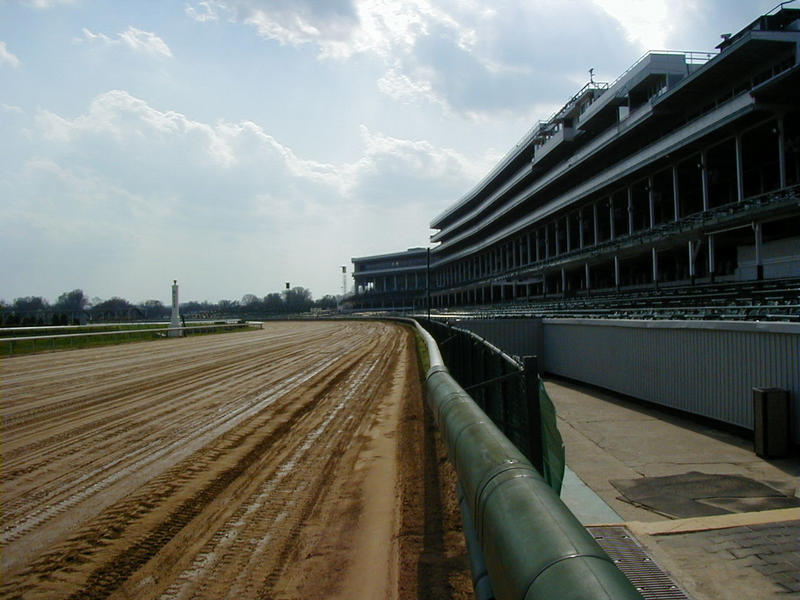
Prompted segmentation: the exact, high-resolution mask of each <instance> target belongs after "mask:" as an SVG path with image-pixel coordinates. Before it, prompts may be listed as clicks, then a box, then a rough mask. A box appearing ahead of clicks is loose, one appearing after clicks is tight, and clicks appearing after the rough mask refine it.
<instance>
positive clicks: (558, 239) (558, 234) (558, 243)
mask: <svg viewBox="0 0 800 600" xmlns="http://www.w3.org/2000/svg"><path fill="white" fill-rule="evenodd" d="M555 227H556V256H558V255H559V254H560V253H561V250H560V248H561V227H559V226H558V219H556V220H555Z"/></svg>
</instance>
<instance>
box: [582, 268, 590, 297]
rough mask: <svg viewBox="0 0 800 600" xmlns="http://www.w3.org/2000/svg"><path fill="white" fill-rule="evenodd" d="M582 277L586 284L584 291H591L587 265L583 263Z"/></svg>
mask: <svg viewBox="0 0 800 600" xmlns="http://www.w3.org/2000/svg"><path fill="white" fill-rule="evenodd" d="M583 276H584V281H585V282H586V291H587V292H588V291H589V290H591V289H592V280H591V278H590V277H589V263H583Z"/></svg>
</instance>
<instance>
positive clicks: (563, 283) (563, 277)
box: [561, 267, 567, 295]
mask: <svg viewBox="0 0 800 600" xmlns="http://www.w3.org/2000/svg"><path fill="white" fill-rule="evenodd" d="M561 293H562V294H565V295H566V293H567V268H566V267H561Z"/></svg>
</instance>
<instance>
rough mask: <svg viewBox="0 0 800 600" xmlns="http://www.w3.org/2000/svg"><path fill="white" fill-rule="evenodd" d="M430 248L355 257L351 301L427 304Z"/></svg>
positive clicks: (385, 305) (407, 306)
mask: <svg viewBox="0 0 800 600" xmlns="http://www.w3.org/2000/svg"><path fill="white" fill-rule="evenodd" d="M428 259H429V256H428V250H427V249H426V248H410V249H408V250H406V251H405V252H395V253H392V254H380V255H377V256H364V257H361V258H353V259H352V262H353V288H354V289H353V294H352V295H351V296H350V297H349V298H348V305H349V306H350V307H352V308H355V309H362V310H363V309H378V310H413V309H421V308H424V307H425V306H427V304H426V301H427V290H428Z"/></svg>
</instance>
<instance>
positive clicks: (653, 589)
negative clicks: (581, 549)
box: [586, 525, 690, 600]
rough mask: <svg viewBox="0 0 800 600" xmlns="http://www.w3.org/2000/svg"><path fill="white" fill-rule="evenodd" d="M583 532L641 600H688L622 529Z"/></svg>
mask: <svg viewBox="0 0 800 600" xmlns="http://www.w3.org/2000/svg"><path fill="white" fill-rule="evenodd" d="M586 529H587V530H588V531H589V533H591V534H592V536H593V537H594V539H595V540H596V541H597V543H598V544H600V547H601V548H602V549H603V550H605V551H606V554H608V556H609V557H610V558H611V559H612V560H613V561H614V562H615V563H616V565H617V567H618V568H619V570H620V571H622V572H623V573H624V574H625V576H626V577H627V578H628V580H629V581H630V582H631V583H632V584H633V585H634V587H636V589H637V590H639V593H640V594H641V595H642V596H643V597H644V598H645V600H690V598H689V596H687V595H686V592H684V591H683V590H682V589H680V587H678V585H677V584H676V583H675V582H674V581H673V580H672V578H671V577H670V576H669V575H667V574H666V573H665V572H664V571H662V570H661V567H659V566H658V565H657V564H656V562H655V561H654V560H653V559H652V558H650V555H648V554H647V552H645V550H644V548H642V546H641V544H639V542H638V541H637V540H636V538H634V537H633V534H631V532H630V531H628V529H627V528H626V527H622V526H619V525H603V526H599V527H587V528H586Z"/></svg>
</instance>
